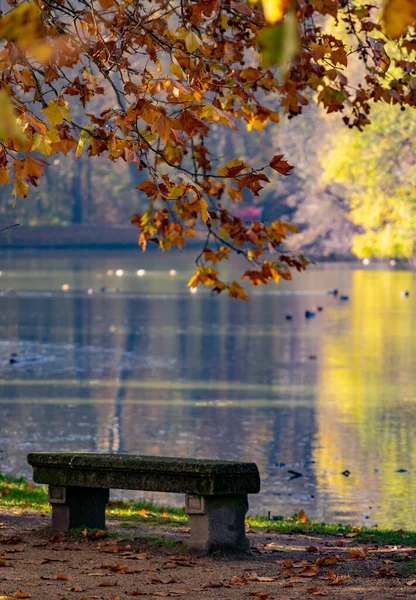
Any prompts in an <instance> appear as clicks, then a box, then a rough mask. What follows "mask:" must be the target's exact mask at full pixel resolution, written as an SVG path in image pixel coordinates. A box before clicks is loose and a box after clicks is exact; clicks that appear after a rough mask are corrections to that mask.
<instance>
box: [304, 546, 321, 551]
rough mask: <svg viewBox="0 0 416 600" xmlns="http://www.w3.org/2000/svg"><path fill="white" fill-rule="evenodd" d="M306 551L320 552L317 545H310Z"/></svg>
mask: <svg viewBox="0 0 416 600" xmlns="http://www.w3.org/2000/svg"><path fill="white" fill-rule="evenodd" d="M305 550H306V552H318V548H317V547H316V546H308V547H307V548H305Z"/></svg>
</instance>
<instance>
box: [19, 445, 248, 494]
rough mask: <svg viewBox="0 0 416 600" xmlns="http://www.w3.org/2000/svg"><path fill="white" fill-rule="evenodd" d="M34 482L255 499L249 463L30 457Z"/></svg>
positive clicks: (77, 455)
mask: <svg viewBox="0 0 416 600" xmlns="http://www.w3.org/2000/svg"><path fill="white" fill-rule="evenodd" d="M28 463H29V464H30V465H31V466H32V468H33V479H34V481H35V482H36V483H46V484H48V485H53V486H67V487H68V486H69V487H88V488H110V489H125V490H142V491H153V492H176V493H183V494H193V495H200V496H218V495H228V494H229V495H238V494H257V493H258V492H259V490H260V476H259V472H258V469H257V466H256V465H255V464H254V463H241V462H232V461H219V460H196V459H190V458H169V457H159V456H156V457H155V456H135V455H124V454H96V453H75V452H50V453H48V452H34V453H32V454H29V456H28Z"/></svg>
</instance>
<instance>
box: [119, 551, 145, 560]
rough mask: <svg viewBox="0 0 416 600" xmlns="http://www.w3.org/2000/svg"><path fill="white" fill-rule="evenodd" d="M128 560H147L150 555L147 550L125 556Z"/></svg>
mask: <svg viewBox="0 0 416 600" xmlns="http://www.w3.org/2000/svg"><path fill="white" fill-rule="evenodd" d="M124 558H126V559H127V560H147V559H148V558H149V555H148V553H147V552H139V553H138V554H130V555H127V556H125V557H124Z"/></svg>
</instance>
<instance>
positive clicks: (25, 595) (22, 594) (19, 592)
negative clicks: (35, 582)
mask: <svg viewBox="0 0 416 600" xmlns="http://www.w3.org/2000/svg"><path fill="white" fill-rule="evenodd" d="M13 596H14V597H15V598H31V597H32V594H29V592H25V591H24V590H17V592H15V593H14V594H13Z"/></svg>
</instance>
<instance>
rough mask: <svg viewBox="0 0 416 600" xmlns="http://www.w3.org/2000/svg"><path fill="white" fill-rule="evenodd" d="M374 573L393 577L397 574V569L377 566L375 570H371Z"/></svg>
mask: <svg viewBox="0 0 416 600" xmlns="http://www.w3.org/2000/svg"><path fill="white" fill-rule="evenodd" d="M373 573H374V574H375V575H381V576H382V577H395V576H396V575H397V570H396V569H392V568H391V567H389V566H387V567H379V568H378V569H376V570H375V571H373Z"/></svg>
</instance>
